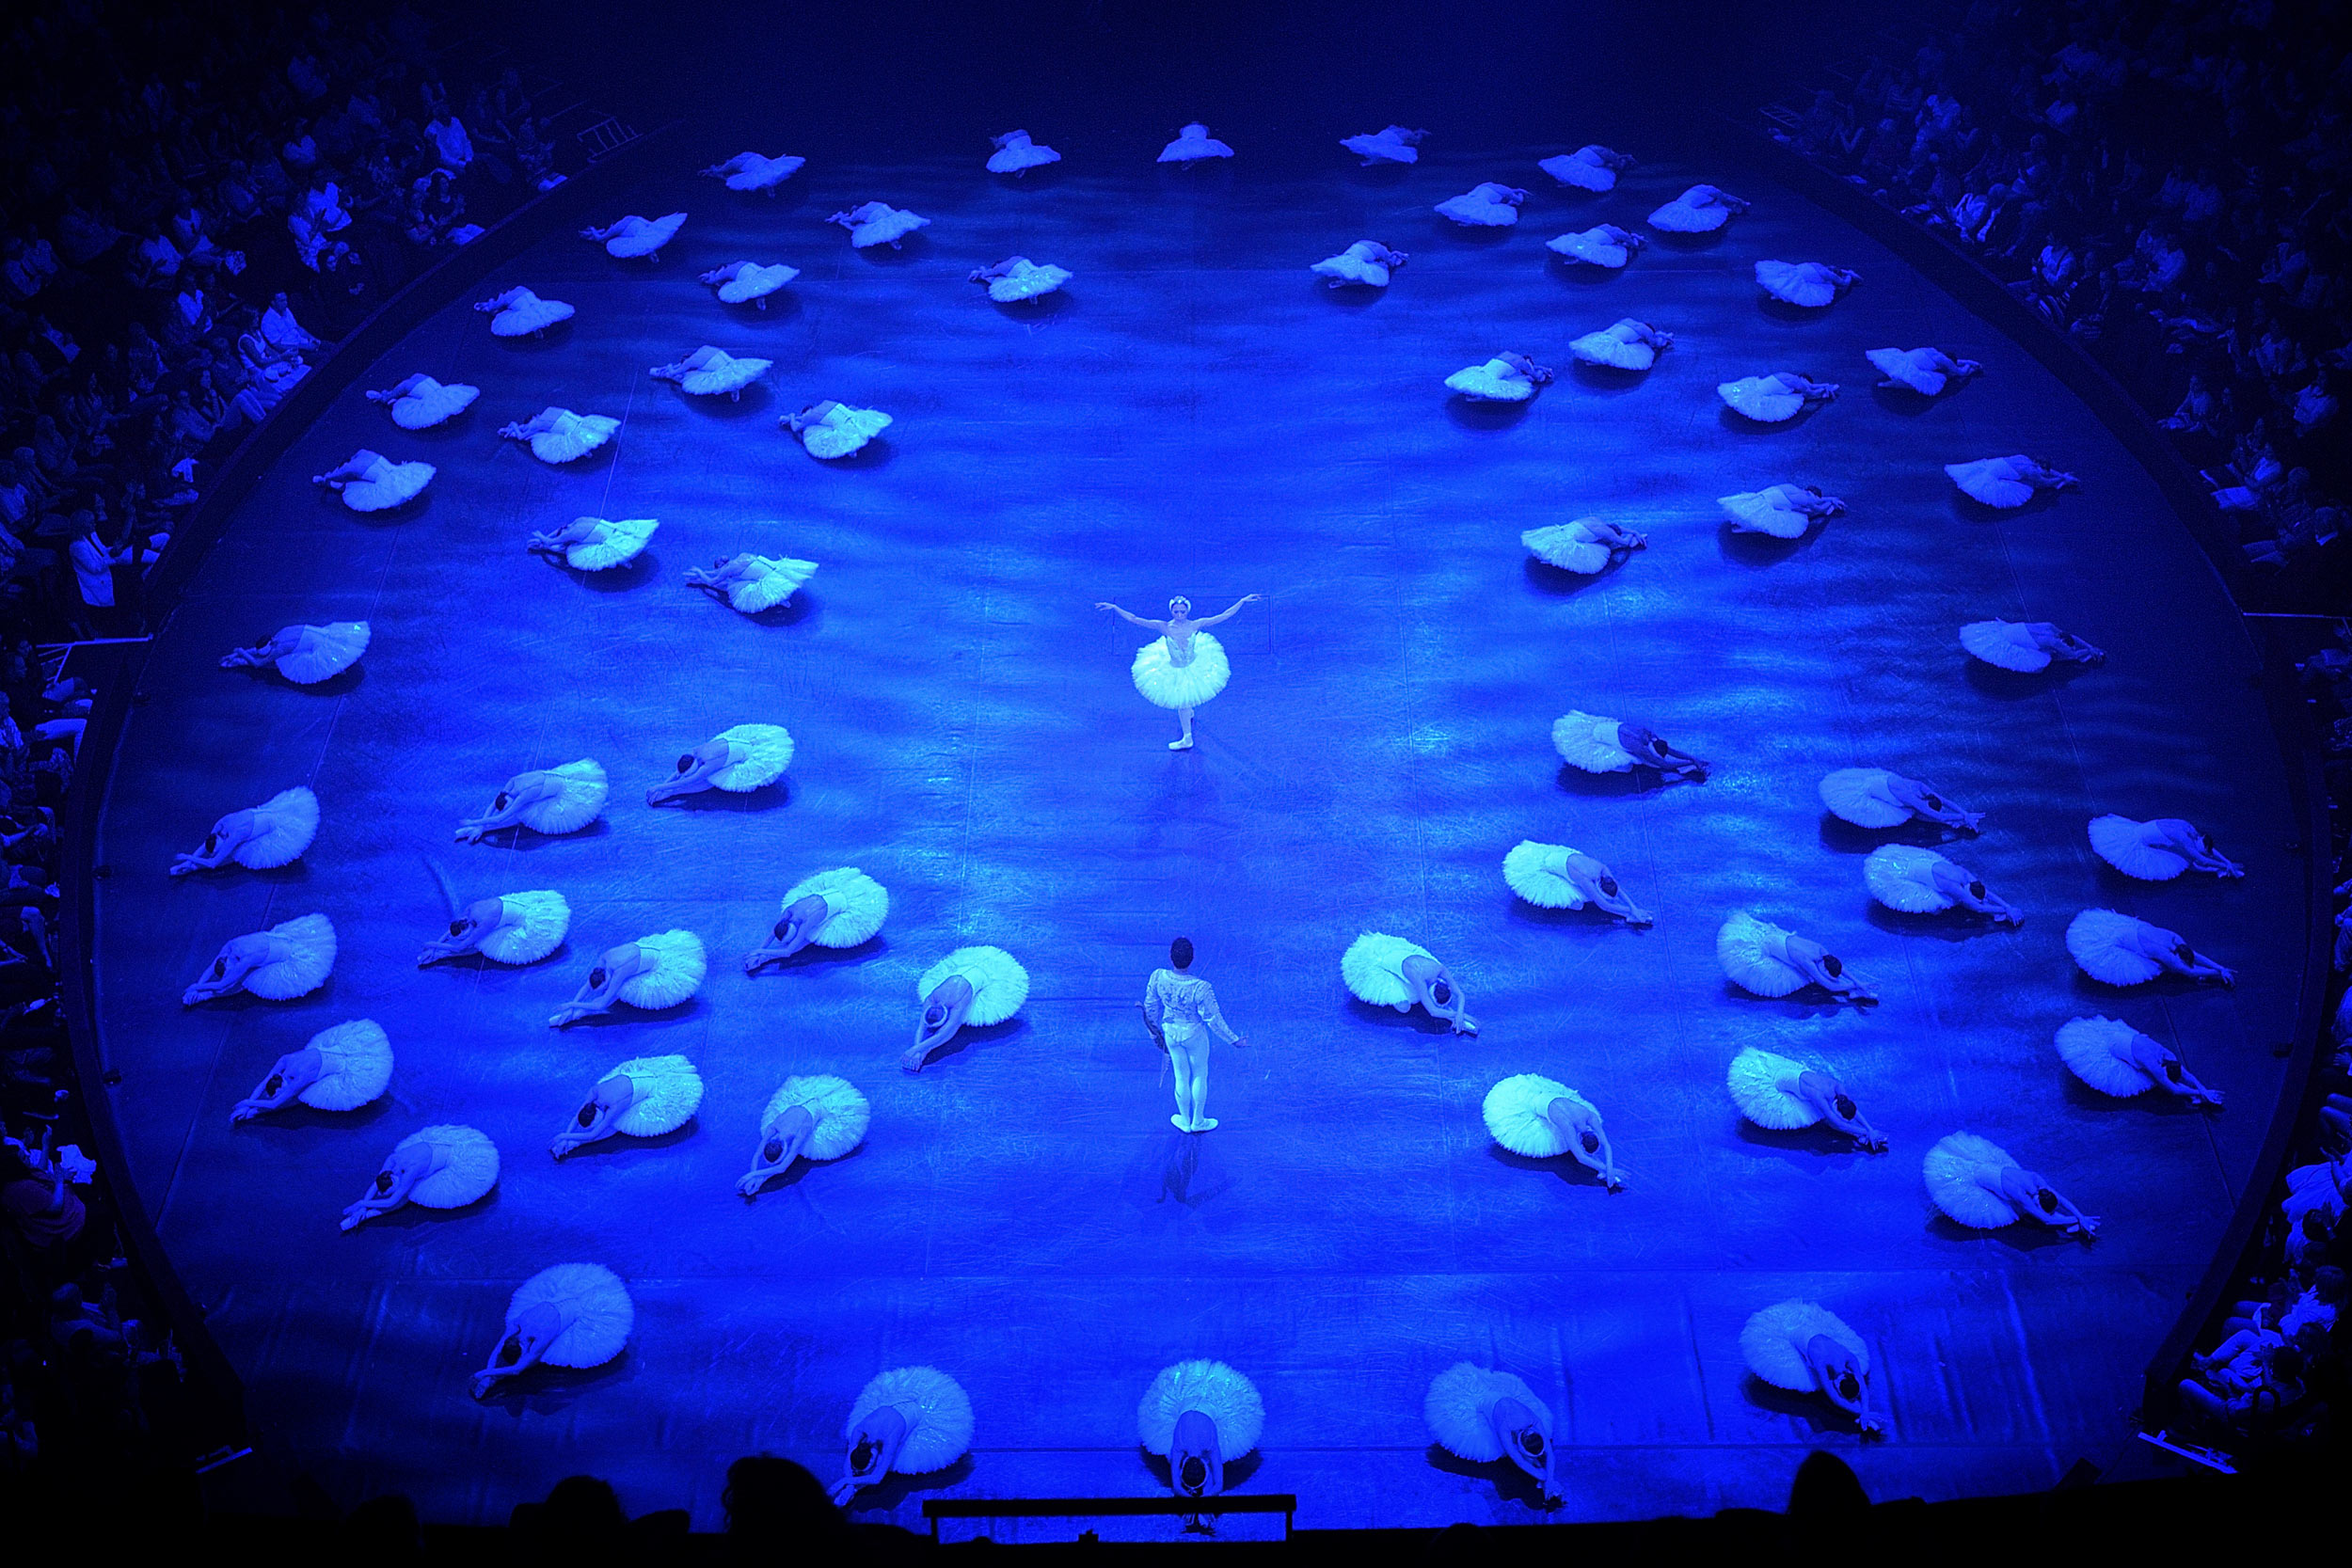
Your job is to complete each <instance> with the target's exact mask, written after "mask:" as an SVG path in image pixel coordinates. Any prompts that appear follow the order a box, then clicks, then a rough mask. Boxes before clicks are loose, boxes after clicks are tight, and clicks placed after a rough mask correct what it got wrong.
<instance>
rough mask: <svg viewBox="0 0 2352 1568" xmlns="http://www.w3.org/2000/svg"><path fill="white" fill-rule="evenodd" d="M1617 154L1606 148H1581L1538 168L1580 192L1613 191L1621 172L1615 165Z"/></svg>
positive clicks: (1565, 153)
mask: <svg viewBox="0 0 2352 1568" xmlns="http://www.w3.org/2000/svg"><path fill="white" fill-rule="evenodd" d="M1612 157H1613V154H1612V153H1611V152H1610V150H1609V149H1607V148H1605V147H1580V148H1578V149H1577V150H1575V151H1573V152H1563V153H1560V154H1559V155H1558V156H1556V157H1551V158H1544V159H1540V160H1538V161H1537V162H1536V165H1535V166H1536V167H1537V168H1539V169H1542V170H1543V171H1544V172H1545V173H1546V174H1549V175H1550V176H1551V177H1552V178H1553V179H1554V180H1557V181H1559V182H1560V183H1562V184H1564V185H1573V186H1575V187H1576V188H1577V189H1578V190H1580V191H1602V192H1605V191H1613V190H1615V189H1616V188H1617V171H1616V169H1615V167H1613V165H1612V163H1611V161H1610V160H1611V158H1612Z"/></svg>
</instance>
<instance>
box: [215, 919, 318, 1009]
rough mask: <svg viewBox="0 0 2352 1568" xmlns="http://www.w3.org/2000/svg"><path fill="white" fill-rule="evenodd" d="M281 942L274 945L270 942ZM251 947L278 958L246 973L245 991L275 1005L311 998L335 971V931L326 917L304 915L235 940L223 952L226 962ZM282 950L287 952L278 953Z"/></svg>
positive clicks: (222, 948)
mask: <svg viewBox="0 0 2352 1568" xmlns="http://www.w3.org/2000/svg"><path fill="white" fill-rule="evenodd" d="M273 937H275V938H277V939H278V941H277V942H271V941H270V940H269V939H270V938H273ZM247 944H259V945H262V946H264V947H265V948H267V949H268V950H271V951H273V952H275V953H276V954H277V956H275V957H273V958H270V959H269V960H268V961H267V962H265V963H261V964H257V965H255V966H254V967H253V968H252V969H250V970H247V971H246V976H245V979H244V980H243V981H242V982H241V984H242V987H243V989H244V990H248V991H251V992H252V993H253V994H254V995H256V996H259V997H263V998H266V999H267V1000H269V1001H272V1002H287V1001H291V1000H293V999H294V997H297V996H307V995H309V994H310V992H311V991H314V990H318V989H319V987H321V986H323V985H325V984H326V976H327V975H328V974H331V973H332V972H333V971H334V968H335V927H334V924H333V922H331V921H329V920H328V919H327V918H326V916H325V915H323V914H306V915H300V916H297V917H296V918H294V919H293V920H289V921H285V922H283V923H282V924H280V925H277V926H273V927H270V928H269V930H268V931H267V932H266V933H264V932H260V931H256V932H254V933H253V934H252V935H250V936H243V937H237V938H234V939H232V940H231V941H230V942H226V943H224V944H223V945H222V947H221V950H220V956H221V957H222V958H229V957H231V956H232V955H242V953H244V952H245V951H247V950H248V947H247ZM280 948H282V949H283V951H278V949H280Z"/></svg>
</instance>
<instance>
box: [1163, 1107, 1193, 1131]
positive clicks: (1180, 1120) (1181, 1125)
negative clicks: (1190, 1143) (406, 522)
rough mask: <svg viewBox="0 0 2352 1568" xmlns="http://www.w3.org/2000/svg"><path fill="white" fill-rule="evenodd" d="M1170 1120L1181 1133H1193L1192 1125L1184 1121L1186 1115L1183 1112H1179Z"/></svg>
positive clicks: (1169, 1118)
mask: <svg viewBox="0 0 2352 1568" xmlns="http://www.w3.org/2000/svg"><path fill="white" fill-rule="evenodd" d="M1168 1121H1169V1123H1170V1124H1171V1125H1172V1126H1174V1128H1175V1129H1176V1131H1177V1132H1191V1131H1192V1123H1190V1122H1188V1121H1186V1120H1185V1119H1184V1113H1183V1112H1182V1111H1179V1112H1177V1113H1176V1114H1175V1115H1173V1116H1171V1117H1168Z"/></svg>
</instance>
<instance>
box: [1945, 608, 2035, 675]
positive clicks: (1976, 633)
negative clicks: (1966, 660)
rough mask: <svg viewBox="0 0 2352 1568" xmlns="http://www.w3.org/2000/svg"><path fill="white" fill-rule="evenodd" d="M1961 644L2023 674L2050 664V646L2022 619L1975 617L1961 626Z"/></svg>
mask: <svg viewBox="0 0 2352 1568" xmlns="http://www.w3.org/2000/svg"><path fill="white" fill-rule="evenodd" d="M1960 645H1961V646H1962V647H1963V648H1965V649H1967V650H1968V652H1969V653H1970V654H1972V655H1974V656H1975V657H1978V658H1980V659H1982V660H1984V661H1985V662H1986V663H1987V664H1993V665H1997V666H1999V667H2000V668H2001V669H2004V670H2014V671H2017V672H2018V673H2020V674H2032V673H2035V672H2036V671H2041V670H2047V669H2048V668H2049V667H2050V654H2049V650H2047V649H2046V648H2042V647H2040V646H2037V645H2036V644H2035V642H2034V640H2033V634H2032V633H2031V632H2029V631H2027V630H2026V627H2025V625H2024V624H2023V623H2022V622H2018V621H1971V622H1969V623H1968V624H1967V625H1966V626H1963V627H1961V628H1960Z"/></svg>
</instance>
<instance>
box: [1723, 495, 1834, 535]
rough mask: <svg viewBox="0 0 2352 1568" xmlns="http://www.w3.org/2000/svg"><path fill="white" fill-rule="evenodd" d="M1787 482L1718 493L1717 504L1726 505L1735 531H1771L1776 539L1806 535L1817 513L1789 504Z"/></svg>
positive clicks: (1726, 516)
mask: <svg viewBox="0 0 2352 1568" xmlns="http://www.w3.org/2000/svg"><path fill="white" fill-rule="evenodd" d="M1790 488H1791V487H1790V486H1788V485H1786V484H1775V485H1772V486H1771V487H1769V488H1767V489H1763V490H1742V491H1740V493H1739V494H1738V495H1733V496H1717V497H1716V498H1715V504H1716V505H1717V506H1720V507H1722V508H1723V509H1724V517H1725V518H1726V519H1728V520H1729V521H1730V523H1731V531H1732V532H1734V533H1769V534H1771V535H1772V537H1773V538H1775V539H1802V538H1804V536H1805V533H1806V532H1807V531H1809V530H1810V529H1811V528H1812V527H1813V516H1812V515H1811V514H1810V513H1807V512H1804V511H1803V510H1801V509H1799V508H1798V507H1795V506H1792V505H1790V504H1789V499H1788V491H1789V489H1790Z"/></svg>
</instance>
